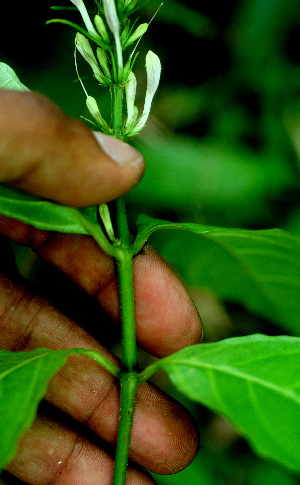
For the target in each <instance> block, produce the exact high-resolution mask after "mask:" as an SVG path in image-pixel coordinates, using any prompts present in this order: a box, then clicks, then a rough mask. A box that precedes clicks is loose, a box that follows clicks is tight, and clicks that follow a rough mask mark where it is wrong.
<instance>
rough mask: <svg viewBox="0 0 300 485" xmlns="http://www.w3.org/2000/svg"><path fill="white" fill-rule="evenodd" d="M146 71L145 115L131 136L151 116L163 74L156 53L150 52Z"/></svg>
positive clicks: (147, 57)
mask: <svg viewBox="0 0 300 485" xmlns="http://www.w3.org/2000/svg"><path fill="white" fill-rule="evenodd" d="M146 71H147V91H146V97H145V104H144V110H143V114H142V116H141V118H140V120H139V121H138V123H137V124H136V125H135V127H134V129H133V130H132V131H131V133H130V135H134V134H136V133H138V132H139V131H140V130H141V129H142V128H143V127H144V126H145V124H146V121H147V119H148V117H149V114H150V109H151V104H152V101H153V98H154V95H155V93H156V91H157V88H158V85H159V80H160V74H161V63H160V60H159V57H158V56H157V55H156V54H154V52H152V51H149V52H148V54H147V56H146Z"/></svg>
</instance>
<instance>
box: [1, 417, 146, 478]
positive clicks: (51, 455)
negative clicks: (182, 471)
mask: <svg viewBox="0 0 300 485" xmlns="http://www.w3.org/2000/svg"><path fill="white" fill-rule="evenodd" d="M113 468H114V463H113V458H112V457H111V456H109V455H108V454H107V453H105V452H104V451H102V450H101V449H100V448H99V447H97V446H95V445H93V444H91V443H90V442H89V441H88V440H86V439H84V438H82V437H81V436H80V435H78V433H75V432H74V431H72V430H70V429H68V428H66V427H64V426H62V425H61V424H58V423H57V422H55V421H54V420H52V419H49V418H46V417H43V418H42V417H38V418H37V419H36V420H35V423H34V425H33V426H32V427H31V428H30V430H28V431H27V432H26V433H25V435H24V436H23V437H22V438H21V441H20V444H19V450H18V454H17V456H16V457H15V459H14V460H13V461H12V463H11V464H10V465H9V466H8V467H7V470H8V471H9V472H10V473H12V474H13V475H14V476H16V477H17V478H19V479H21V480H23V481H24V482H26V483H30V484H31V485H48V484H49V483H51V484H52V485H74V484H79V483H80V485H93V484H101V485H111V484H112V480H113ZM127 483H128V485H153V484H154V483H155V482H154V480H152V478H151V477H150V476H149V475H148V474H146V473H142V472H141V471H139V470H137V469H133V468H129V469H128V475H127V480H126V484H127Z"/></svg>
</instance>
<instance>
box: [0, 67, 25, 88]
mask: <svg viewBox="0 0 300 485" xmlns="http://www.w3.org/2000/svg"><path fill="white" fill-rule="evenodd" d="M0 88H3V89H15V90H17V91H29V89H28V88H27V87H26V86H24V84H22V83H21V81H20V79H19V78H18V76H17V75H16V73H15V72H14V70H13V69H12V68H11V67H10V66H8V65H7V64H5V63H4V62H0Z"/></svg>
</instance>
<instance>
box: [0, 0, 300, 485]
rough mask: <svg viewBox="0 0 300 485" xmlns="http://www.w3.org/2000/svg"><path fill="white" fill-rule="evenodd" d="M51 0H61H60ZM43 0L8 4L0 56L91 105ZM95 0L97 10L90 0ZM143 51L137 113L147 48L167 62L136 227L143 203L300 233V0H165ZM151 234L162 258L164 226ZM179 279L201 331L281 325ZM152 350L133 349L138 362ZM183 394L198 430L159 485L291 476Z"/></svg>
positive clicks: (259, 484)
mask: <svg viewBox="0 0 300 485" xmlns="http://www.w3.org/2000/svg"><path fill="white" fill-rule="evenodd" d="M58 3H59V4H60V5H62V4H65V5H69V2H68V1H67V0H65V1H62V2H58ZM52 4H53V3H52V1H51V2H50V1H49V0H44V1H43V2H40V5H39V7H38V8H36V6H35V4H34V3H32V2H30V3H29V2H22V5H18V9H17V10H18V12H17V14H16V8H15V5H14V3H11V4H10V5H6V13H5V15H7V16H8V17H7V18H9V19H10V23H11V32H10V33H9V34H7V30H6V32H4V31H3V30H2V32H1V33H0V37H1V42H0V60H1V61H3V62H7V63H9V64H10V65H11V66H12V67H13V68H14V70H15V71H16V73H17V74H18V76H19V77H20V79H21V80H22V82H23V83H24V84H26V85H27V86H28V87H29V88H31V89H33V90H37V91H39V92H41V93H44V94H45V95H47V96H49V97H50V98H51V99H53V100H54V101H55V102H57V103H58V104H59V105H60V106H61V107H62V108H63V109H64V111H65V112H66V113H68V114H69V115H71V116H75V117H79V116H80V115H87V113H86V110H85V96H84V93H83V91H82V88H81V86H80V84H79V83H78V82H77V81H76V73H75V68H74V35H75V31H73V30H72V29H71V28H68V27H63V26H61V25H49V26H45V22H46V20H48V19H50V18H54V17H57V16H58V15H57V13H60V12H52V11H51V10H50V9H49V7H50V6H51V5H52ZM90 4H91V8H93V5H92V4H93V2H92V0H91V2H90ZM159 4H160V0H153V1H150V2H149V3H148V5H147V7H145V8H144V10H143V11H142V12H141V14H140V17H141V21H144V22H147V21H149V19H150V18H151V17H152V15H153V14H154V12H155V11H156V9H157V8H158V6H159ZM61 13H63V14H64V15H61V16H62V17H66V15H67V14H66V13H64V12H61ZM72 15H73V14H72ZM67 16H68V18H70V15H69V14H68V15H67ZM74 20H75V21H77V20H78V16H76V14H75V13H74ZM139 48H140V54H139V58H138V61H137V64H136V69H135V72H136V75H137V78H138V105H139V106H140V108H141V109H142V106H143V98H144V93H145V69H144V58H145V54H146V52H147V50H148V49H152V50H154V51H155V52H156V53H157V54H158V55H159V56H160V58H161V61H162V66H163V72H162V82H161V87H160V89H159V91H158V93H157V95H156V98H155V101H154V105H153V110H152V116H151V118H150V120H149V122H148V124H147V127H146V129H145V130H144V131H143V132H142V133H141V135H139V136H138V137H137V138H136V139H134V140H132V143H133V144H134V145H135V146H136V147H137V148H138V149H139V150H140V151H141V152H142V153H143V154H144V155H145V157H146V161H147V171H146V174H145V177H144V179H143V180H142V182H141V183H140V184H139V186H138V187H136V188H135V189H134V190H133V191H132V192H131V193H130V194H128V196H127V201H128V207H129V215H130V219H131V221H132V224H134V221H135V218H136V216H137V214H138V213H140V212H146V213H148V214H150V215H153V216H156V217H160V218H167V219H169V220H173V221H185V222H197V223H203V224H208V225H218V226H228V227H230V226H234V227H243V228H251V229H261V228H271V227H281V228H283V229H286V230H288V231H290V232H292V233H293V234H295V235H298V236H299V235H300V192H299V164H300V159H299V157H300V4H299V2H298V1H297V0H230V1H227V2H222V3H221V2H219V1H217V0H210V1H206V2H205V1H203V2H193V1H192V0H185V1H183V0H182V1H179V0H165V2H164V5H163V7H162V8H161V10H160V11H159V13H158V15H157V16H156V18H155V21H154V22H153V23H152V24H151V27H150V29H149V31H148V33H147V35H146V36H145V37H144V38H143V40H142V42H141V43H140V45H139ZM78 66H79V72H80V75H81V77H82V79H83V80H84V83H85V86H86V88H87V90H88V92H89V94H93V95H94V96H95V97H97V99H98V101H99V105H100V107H101V111H102V113H103V114H105V113H108V112H109V96H108V94H107V92H106V91H105V90H104V91H103V92H102V91H101V90H99V91H98V90H97V86H95V84H94V83H93V81H91V80H89V79H86V76H89V74H90V73H89V71H88V69H87V68H86V66H85V65H84V63H83V62H81V59H78ZM153 244H154V245H155V246H156V247H157V248H158V249H159V250H160V252H161V253H162V254H164V248H165V246H166V240H165V237H164V236H159V237H156V238H155V239H153ZM22 257H23V256H22ZM169 260H170V261H172V255H171V256H170V255H169ZM22 264H23V271H24V272H25V273H26V271H28V272H30V271H31V270H30V265H31V260H30V258H29V262H28V261H26V260H24V257H23V262H22ZM24 268H25V269H24ZM180 276H181V277H182V278H183V279H184V275H180ZM188 289H189V291H190V293H191V295H192V297H193V299H194V301H195V303H196V305H197V307H198V308H199V311H200V313H201V316H202V319H203V322H204V325H205V332H206V336H205V339H206V341H215V340H219V339H220V338H225V337H230V336H236V335H244V334H248V333H254V332H262V333H268V334H277V333H283V332H284V331H283V330H281V329H280V328H277V327H275V326H273V324H272V323H271V322H268V321H264V320H262V319H261V318H258V317H257V316H255V315H253V314H250V313H249V312H246V311H245V310H244V309H243V308H241V307H240V306H238V305H237V304H235V303H232V302H220V301H218V299H217V298H216V297H215V296H214V295H212V294H211V293H209V292H208V291H207V290H205V289H203V288H197V287H195V286H193V287H190V286H188ZM149 359H151V358H149V356H146V355H144V354H141V360H142V361H143V362H144V363H147V362H149ZM156 382H157V383H158V385H160V386H163V387H164V388H165V389H167V390H168V392H171V393H173V394H174V391H173V390H172V389H170V388H169V384H168V382H166V377H165V376H163V375H158V376H157V377H156ZM174 395H175V394H174ZM175 397H176V398H178V399H181V398H180V396H178V395H175ZM181 400H182V399H181ZM185 404H187V406H188V407H189V408H190V409H191V411H192V413H193V414H194V416H195V419H196V421H197V422H198V424H199V427H200V429H201V444H202V448H201V450H200V451H199V454H198V457H197V458H196V460H195V461H194V463H193V464H192V465H191V466H190V467H189V468H188V469H187V470H185V471H183V472H181V473H180V474H178V475H176V476H171V477H156V480H157V483H158V484H159V485H168V484H170V485H176V484H189V485H196V484H197V485H198V484H201V485H266V484H269V483H272V484H274V485H295V484H297V483H300V482H299V479H298V478H297V477H296V476H295V475H293V474H291V473H289V472H288V471H287V470H284V469H283V468H281V467H278V466H277V465H275V464H272V463H269V462H265V461H263V460H260V459H259V458H257V457H255V456H254V455H253V453H252V452H251V450H250V449H249V447H248V445H247V444H246V443H245V441H243V440H242V438H240V437H239V436H238V434H237V433H236V431H235V430H234V429H233V428H232V427H231V425H230V424H229V423H228V422H227V421H226V420H225V419H223V418H221V417H219V416H215V415H214V414H212V413H210V412H209V411H208V410H206V409H204V408H202V407H199V406H196V405H194V404H192V403H185ZM4 479H5V480H6V482H5V483H13V482H12V481H9V480H11V479H10V478H8V477H6V478H5V475H4ZM3 483H4V482H3Z"/></svg>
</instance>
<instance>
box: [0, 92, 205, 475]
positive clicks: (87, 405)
mask: <svg viewBox="0 0 300 485" xmlns="http://www.w3.org/2000/svg"><path fill="white" fill-rule="evenodd" d="M119 143H120V142H119ZM109 151H110V154H113V155H114V154H116V156H117V157H119V158H120V153H125V152H126V157H125V156H124V155H123V160H122V164H118V163H116V162H115V161H114V160H112V159H111V158H110V157H109V156H108V154H107V150H106V151H105V150H103V149H101V147H100V146H99V144H98V143H97V142H96V141H95V138H94V137H93V135H92V133H91V132H90V131H89V130H88V128H87V127H86V126H85V125H83V124H82V123H80V122H79V121H77V120H73V119H71V118H68V117H67V116H66V115H64V113H63V112H62V111H61V110H60V109H59V108H58V107H57V106H55V105H54V104H53V103H52V102H50V101H49V100H47V99H46V98H44V97H42V96H40V95H37V94H32V93H19V92H12V91H2V92H1V94H0V181H1V182H6V183H9V184H12V185H13V186H16V187H18V188H20V189H22V190H25V191H27V192H29V193H31V194H34V195H38V196H42V197H45V198H48V199H50V200H53V201H55V202H59V203H63V204H66V205H72V206H77V207H79V206H87V205H94V204H99V203H102V202H108V201H110V200H113V199H114V198H116V197H118V196H120V195H122V194H124V193H126V192H127V191H129V190H130V189H131V188H133V187H134V185H136V183H138V181H139V180H140V178H141V177H142V175H143V172H144V161H143V159H142V157H141V155H140V154H139V153H138V152H136V151H135V150H133V149H132V148H131V149H127V151H126V149H125V148H124V146H123V145H120V144H118V145H114V146H112V145H110V146H109ZM124 157H125V158H126V160H125V161H124ZM114 158H115V157H114ZM0 232H1V233H2V234H3V235H4V236H5V237H6V238H9V239H11V240H13V241H16V242H18V243H20V244H23V245H27V246H29V247H31V248H32V249H33V250H34V251H35V252H36V253H37V254H38V256H39V257H41V258H42V259H43V260H45V261H47V262H49V263H51V264H53V265H54V266H55V267H57V268H58V269H59V270H60V271H62V272H63V273H65V274H66V275H67V276H68V277H69V278H70V279H71V280H72V281H73V282H75V283H76V284H77V285H78V286H79V287H81V288H82V289H83V290H84V291H85V292H86V293H87V294H89V295H91V296H93V297H94V299H95V300H96V301H97V302H98V303H99V305H101V307H102V308H103V309H104V310H105V312H107V313H108V314H109V315H110V316H111V318H113V319H114V320H116V321H118V320H119V303H118V286H117V280H116V275H115V267H114V263H113V261H112V259H111V258H110V257H108V256H107V255H106V254H104V253H103V252H102V251H101V250H99V248H98V247H97V245H96V244H95V243H94V241H93V240H92V239H91V238H89V237H87V236H80V235H63V234H58V233H51V232H46V231H39V230H36V229H34V228H32V227H31V226H28V225H26V224H24V223H21V222H18V221H15V220H12V219H8V218H6V217H4V216H0ZM6 266H7V265H6ZM0 280H1V283H0V293H1V295H0V296H1V297H0V345H1V348H3V349H8V350H13V351H21V350H32V349H35V348H39V347H44V348H45V347H46V348H52V349H61V348H72V347H83V348H93V349H96V350H98V351H99V352H101V353H103V355H105V356H106V357H107V358H109V359H111V360H112V361H113V362H115V363H116V364H117V365H118V361H117V359H116V357H114V356H113V355H112V354H110V353H109V352H108V351H107V350H106V349H105V348H104V347H102V346H101V343H99V342H97V341H96V340H95V339H94V338H93V337H91V336H90V335H89V334H88V333H87V331H86V330H84V329H83V328H81V327H80V326H79V325H78V324H77V323H75V322H74V321H72V320H71V319H70V318H68V317H66V316H65V315H63V314H62V313H61V312H59V311H58V310H57V309H56V308H55V307H54V306H52V305H51V304H50V303H49V302H48V301H47V300H46V299H45V298H44V297H42V296H41V295H39V296H37V295H36V294H34V292H33V290H32V289H31V288H29V286H27V284H26V283H24V281H22V282H21V281H20V280H19V279H18V278H17V277H15V275H13V273H12V272H10V271H8V273H7V272H2V273H1V275H0ZM134 288H135V304H136V332H137V340H138V344H139V345H140V346H141V347H142V348H143V349H144V350H146V351H147V352H149V353H151V354H153V355H155V356H157V357H164V356H166V355H170V354H171V353H173V352H175V351H177V350H179V349H181V348H183V347H185V346H187V345H191V344H195V343H198V342H199V341H200V339H201V323H200V320H199V317H198V313H197V311H196V309H195V307H194V305H193V303H192V302H191V300H190V298H189V296H188V294H187V292H186V290H185V289H184V287H183V286H182V285H181V283H180V282H179V281H178V279H177V278H176V277H175V275H174V274H173V273H172V271H171V270H170V268H169V267H168V266H167V264H166V263H165V262H164V261H163V260H162V259H161V258H160V257H159V256H158V255H157V254H156V253H155V251H154V250H153V249H151V248H150V247H146V248H145V251H144V253H143V254H140V255H138V256H137V257H136V258H135V260H134ZM100 325H101V323H100ZM46 399H47V400H48V401H49V402H50V403H51V404H52V405H53V406H55V407H57V408H58V409H60V410H62V411H63V412H65V413H67V414H69V415H70V416H71V417H72V418H74V420H76V421H78V422H80V423H84V425H86V427H87V428H90V429H91V430H92V431H93V432H94V433H95V434H96V435H98V436H99V437H101V439H102V440H103V442H106V443H108V444H109V445H111V446H115V444H116V438H117V428H118V411H119V385H118V382H117V381H116V379H115V378H113V377H112V376H111V375H110V374H108V373H107V372H106V371H104V370H103V369H102V368H101V367H99V366H97V365H96V364H95V363H94V362H92V361H91V360H89V359H86V358H84V357H79V356H73V357H70V358H69V359H68V362H67V364H66V365H65V366H64V367H63V368H62V369H61V371H60V372H59V373H58V374H57V375H56V376H55V377H54V378H53V379H52V380H51V382H50V385H49V387H48V391H47V395H46ZM75 428H76V427H75ZM75 428H74V429H72V428H71V427H67V426H66V424H63V423H60V422H59V420H58V419H57V417H50V416H49V415H47V416H46V415H44V416H43V415H40V416H38V417H37V419H36V421H35V423H34V425H33V426H32V427H31V428H30V430H28V431H27V432H26V433H25V435H24V436H23V438H22V439H21V442H20V445H19V450H18V453H17V455H16V457H15V458H14V460H13V461H12V462H11V463H10V464H9V466H8V467H7V470H8V471H9V472H10V473H11V474H13V475H15V476H17V477H18V478H20V479H21V480H23V481H25V482H26V483H28V484H31V485H35V484H36V485H44V484H50V483H51V484H52V485H54V484H55V485H74V484H80V485H85V484H88V485H93V484H94V483H95V484H101V485H111V483H112V476H113V458H112V457H111V456H110V455H109V454H108V452H107V451H104V449H101V447H100V446H97V445H96V444H95V443H93V442H91V441H89V440H88V439H87V438H86V437H84V436H83V435H80V434H79V432H78V430H76V429H75ZM103 448H106V447H105V446H104V447H103ZM197 449H198V433H197V430H196V427H195V424H194V422H193V419H192V418H191V417H190V415H189V414H188V412H187V411H186V410H185V409H184V408H183V407H182V406H181V405H180V404H178V403H177V402H175V401H174V400H173V399H171V398H170V397H169V396H167V395H165V394H164V393H162V392H161V391H160V390H158V389H156V388H155V387H154V386H152V385H151V384H149V383H146V384H143V385H142V386H141V387H140V389H139V391H138V397H137V404H136V411H135V416H134V423H133V430H132V440H131V448H130V457H131V459H132V460H133V462H135V463H136V465H132V466H131V467H130V468H129V471H128V478H127V481H126V484H128V485H129V484H130V485H137V484H139V485H148V484H152V483H154V482H153V479H152V478H151V477H150V476H149V475H148V474H147V473H146V472H144V471H143V470H142V469H141V467H144V468H147V469H149V470H151V471H154V472H156V473H162V474H169V473H175V472H178V471H180V470H181V469H183V468H184V467H186V466H187V465H188V464H189V463H190V462H191V461H192V460H193V458H194V456H195V454H196V452H197Z"/></svg>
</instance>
